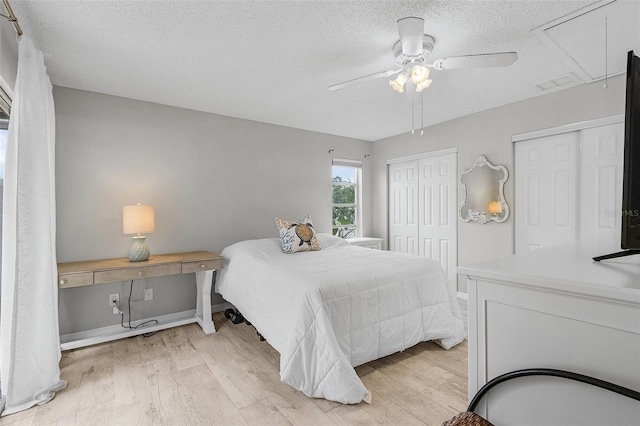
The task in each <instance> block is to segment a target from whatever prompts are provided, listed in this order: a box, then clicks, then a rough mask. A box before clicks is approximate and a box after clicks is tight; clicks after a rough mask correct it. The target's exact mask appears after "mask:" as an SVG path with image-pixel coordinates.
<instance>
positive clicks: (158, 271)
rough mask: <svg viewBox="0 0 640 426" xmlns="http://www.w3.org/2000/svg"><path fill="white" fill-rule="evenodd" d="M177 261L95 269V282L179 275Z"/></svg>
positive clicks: (179, 270) (179, 269)
mask: <svg viewBox="0 0 640 426" xmlns="http://www.w3.org/2000/svg"><path fill="white" fill-rule="evenodd" d="M181 272H182V271H181V268H180V264H179V263H172V264H169V265H156V266H141V267H139V268H123V269H114V270H110V271H97V272H96V273H95V276H94V279H95V281H94V282H95V284H106V283H114V282H118V281H129V280H142V279H145V278H155V277H164V276H167V275H179V274H180V273H181Z"/></svg>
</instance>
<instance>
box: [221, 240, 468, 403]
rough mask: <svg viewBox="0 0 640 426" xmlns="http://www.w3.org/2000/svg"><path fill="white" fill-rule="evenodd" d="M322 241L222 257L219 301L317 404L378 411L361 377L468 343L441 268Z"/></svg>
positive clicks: (241, 247)
mask: <svg viewBox="0 0 640 426" xmlns="http://www.w3.org/2000/svg"><path fill="white" fill-rule="evenodd" d="M318 238H319V240H320V244H321V247H322V250H320V251H314V252H301V253H294V254H283V253H282V249H281V245H280V240H279V239H277V238H273V239H262V240H250V241H243V242H240V243H236V244H233V245H231V246H229V247H227V248H225V249H224V250H223V252H222V255H223V257H224V259H225V262H224V264H225V266H224V268H223V269H222V270H221V272H220V276H219V278H218V280H217V283H216V291H217V292H218V293H220V294H221V295H222V296H223V297H224V298H225V299H226V300H227V301H229V302H230V303H232V304H233V305H234V306H235V307H236V308H237V309H238V310H239V311H240V312H241V313H242V314H243V315H244V316H245V318H247V320H248V321H250V322H251V323H252V324H253V325H254V326H255V327H256V329H257V330H258V331H259V332H260V334H262V335H263V336H264V338H265V339H266V340H267V341H268V342H269V343H270V344H271V345H272V346H273V347H274V348H275V349H276V350H277V351H278V352H279V353H280V378H281V380H282V381H283V382H285V383H288V384H289V385H291V386H293V387H294V388H296V389H299V390H301V391H302V392H304V393H305V395H307V396H310V397H317V398H326V399H329V400H333V401H338V402H342V403H348V404H354V403H358V402H360V401H362V400H369V401H370V393H369V392H368V391H367V389H366V388H365V387H364V385H363V383H362V382H361V381H360V379H359V378H358V376H357V374H356V372H355V370H354V369H353V367H355V366H357V365H360V364H364V363H366V362H369V361H371V360H374V359H377V358H380V357H383V356H386V355H389V354H392V353H394V352H398V351H401V350H404V349H406V348H409V347H411V346H413V345H415V344H417V343H419V342H421V341H426V340H437V341H438V343H439V344H440V345H441V346H443V347H444V348H445V349H449V348H450V347H452V346H454V345H456V344H458V343H460V342H461V341H462V340H464V337H465V334H464V328H463V324H462V318H461V316H460V310H459V307H458V304H457V301H456V299H455V296H454V295H450V294H449V290H448V287H447V279H446V277H445V275H444V272H443V270H442V268H441V267H440V265H439V264H438V263H436V262H434V261H432V260H429V259H426V258H423V257H418V256H413V255H407V254H401V253H395V252H388V251H382V250H371V249H367V248H362V247H356V246H349V245H348V243H345V242H344V240H340V239H338V238H335V237H333V236H330V235H328V234H319V236H318Z"/></svg>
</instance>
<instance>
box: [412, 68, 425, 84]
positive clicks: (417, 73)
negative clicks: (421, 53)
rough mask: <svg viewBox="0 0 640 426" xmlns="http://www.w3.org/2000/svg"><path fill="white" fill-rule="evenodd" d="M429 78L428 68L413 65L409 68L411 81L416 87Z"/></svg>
mask: <svg viewBox="0 0 640 426" xmlns="http://www.w3.org/2000/svg"><path fill="white" fill-rule="evenodd" d="M428 78H429V68H427V67H425V66H424V65H415V66H414V67H413V68H411V81H413V82H414V83H415V84H416V85H418V84H420V83H422V82H423V81H426V80H427V79H428Z"/></svg>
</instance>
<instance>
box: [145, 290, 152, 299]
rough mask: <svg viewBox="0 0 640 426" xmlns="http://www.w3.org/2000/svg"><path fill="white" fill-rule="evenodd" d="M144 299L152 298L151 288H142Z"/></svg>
mask: <svg viewBox="0 0 640 426" xmlns="http://www.w3.org/2000/svg"><path fill="white" fill-rule="evenodd" d="M144 300H153V289H152V288H147V289H145V290H144Z"/></svg>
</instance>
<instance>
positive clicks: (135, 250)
mask: <svg viewBox="0 0 640 426" xmlns="http://www.w3.org/2000/svg"><path fill="white" fill-rule="evenodd" d="M131 239H132V240H133V244H131V248H130V249H129V261H130V262H142V261H144V260H149V255H150V254H151V253H150V252H149V247H147V242H146V239H147V237H145V236H144V235H141V236H139V237H133V238H131Z"/></svg>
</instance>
